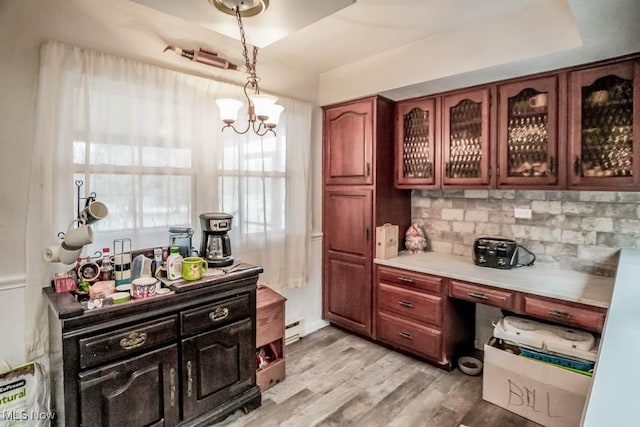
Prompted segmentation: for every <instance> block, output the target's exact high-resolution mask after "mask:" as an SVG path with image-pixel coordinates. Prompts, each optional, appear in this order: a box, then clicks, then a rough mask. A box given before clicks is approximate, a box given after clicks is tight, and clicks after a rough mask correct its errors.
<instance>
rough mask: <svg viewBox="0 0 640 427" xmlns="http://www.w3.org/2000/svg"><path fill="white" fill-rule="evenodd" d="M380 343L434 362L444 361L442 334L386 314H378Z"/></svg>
mask: <svg viewBox="0 0 640 427" xmlns="http://www.w3.org/2000/svg"><path fill="white" fill-rule="evenodd" d="M377 329H378V330H377V332H378V333H377V337H378V339H379V340H380V341H382V342H386V343H387V344H391V345H394V346H396V347H399V348H401V349H404V350H407V351H410V352H412V353H414V354H417V355H419V356H425V357H428V358H430V359H434V360H438V361H439V360H441V359H442V332H441V331H439V330H437V329H433V328H429V327H428V326H424V325H419V324H417V323H414V322H409V321H406V320H403V319H399V318H396V317H393V316H389V315H387V314H385V313H378V324H377Z"/></svg>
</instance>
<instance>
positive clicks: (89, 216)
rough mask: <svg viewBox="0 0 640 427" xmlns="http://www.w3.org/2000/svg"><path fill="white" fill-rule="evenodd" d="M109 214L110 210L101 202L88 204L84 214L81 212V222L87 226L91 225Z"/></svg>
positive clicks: (83, 211)
mask: <svg viewBox="0 0 640 427" xmlns="http://www.w3.org/2000/svg"><path fill="white" fill-rule="evenodd" d="M108 213H109V209H107V205H105V204H104V203H101V202H92V203H88V204H87V206H85V208H84V209H83V210H82V212H80V220H82V222H84V223H85V224H86V225H91V224H93V223H94V222H97V221H100V220H101V219H102V218H104V217H106V216H107V214H108Z"/></svg>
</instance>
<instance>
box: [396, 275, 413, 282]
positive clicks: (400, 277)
mask: <svg viewBox="0 0 640 427" xmlns="http://www.w3.org/2000/svg"><path fill="white" fill-rule="evenodd" d="M398 280H400V281H401V282H407V283H414V282H413V279H412V278H411V277H404V276H398Z"/></svg>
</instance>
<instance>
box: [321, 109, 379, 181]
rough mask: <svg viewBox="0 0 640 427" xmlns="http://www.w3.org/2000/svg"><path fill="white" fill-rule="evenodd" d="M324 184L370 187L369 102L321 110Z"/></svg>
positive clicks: (371, 179) (371, 133) (370, 126)
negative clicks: (368, 185) (323, 139)
mask: <svg viewBox="0 0 640 427" xmlns="http://www.w3.org/2000/svg"><path fill="white" fill-rule="evenodd" d="M324 138H325V141H324V149H325V153H324V168H325V183H326V184H351V185H359V184H372V183H373V178H372V170H371V168H372V160H373V150H372V143H373V140H372V138H373V101H372V100H366V101H363V102H358V103H353V104H350V105H345V106H342V107H335V108H331V109H328V110H325V116H324Z"/></svg>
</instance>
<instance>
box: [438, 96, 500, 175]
mask: <svg viewBox="0 0 640 427" xmlns="http://www.w3.org/2000/svg"><path fill="white" fill-rule="evenodd" d="M489 93H490V90H489V88H480V89H474V90H469V91H464V92H459V93H454V94H451V95H445V96H444V97H443V100H442V104H443V105H442V110H443V112H442V116H443V139H442V145H443V157H442V162H443V166H444V169H443V178H442V183H443V186H447V185H464V186H476V185H481V186H487V185H489V178H490V170H489V168H490V167H491V150H490V146H489V141H490V140H489V107H490V104H489Z"/></svg>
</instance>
